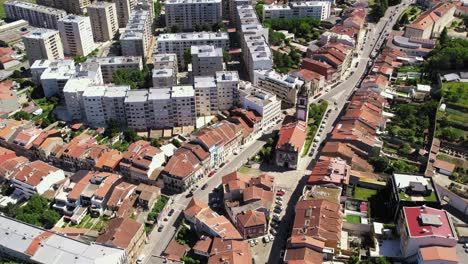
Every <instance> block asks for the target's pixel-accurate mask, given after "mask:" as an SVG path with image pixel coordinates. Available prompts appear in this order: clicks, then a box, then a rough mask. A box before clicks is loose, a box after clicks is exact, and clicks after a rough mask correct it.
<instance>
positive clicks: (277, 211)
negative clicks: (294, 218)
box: [273, 208, 281, 214]
mask: <svg viewBox="0 0 468 264" xmlns="http://www.w3.org/2000/svg"><path fill="white" fill-rule="evenodd" d="M273 212H275V213H277V214H279V213H281V210H280V209H278V208H275V210H273Z"/></svg>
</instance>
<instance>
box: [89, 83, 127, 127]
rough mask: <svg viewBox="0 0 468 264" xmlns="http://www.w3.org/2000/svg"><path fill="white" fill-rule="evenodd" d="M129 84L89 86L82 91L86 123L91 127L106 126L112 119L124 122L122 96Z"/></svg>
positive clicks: (123, 96) (119, 122)
mask: <svg viewBox="0 0 468 264" xmlns="http://www.w3.org/2000/svg"><path fill="white" fill-rule="evenodd" d="M129 90H130V87H129V86H125V85H122V86H114V85H112V86H102V85H101V86H89V87H88V88H87V89H86V90H85V91H84V93H83V95H82V97H83V105H84V110H85V114H86V123H87V124H88V125H89V126H91V127H106V126H107V124H108V122H109V121H111V120H113V121H115V122H117V123H118V124H120V125H123V124H124V122H125V110H124V108H125V105H124V98H125V95H126V92H127V91H129Z"/></svg>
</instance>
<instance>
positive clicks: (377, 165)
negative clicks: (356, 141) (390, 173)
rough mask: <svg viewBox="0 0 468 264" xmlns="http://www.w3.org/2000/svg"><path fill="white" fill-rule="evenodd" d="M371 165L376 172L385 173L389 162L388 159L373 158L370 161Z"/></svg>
mask: <svg viewBox="0 0 468 264" xmlns="http://www.w3.org/2000/svg"><path fill="white" fill-rule="evenodd" d="M369 163H370V164H371V165H372V166H373V167H374V172H384V171H385V170H386V169H387V167H388V164H389V161H388V159H387V158H386V157H373V158H371V159H370V160H369Z"/></svg>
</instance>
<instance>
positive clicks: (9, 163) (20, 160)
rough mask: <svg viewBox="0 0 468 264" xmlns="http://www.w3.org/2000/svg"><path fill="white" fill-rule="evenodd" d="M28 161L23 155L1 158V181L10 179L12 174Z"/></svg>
mask: <svg viewBox="0 0 468 264" xmlns="http://www.w3.org/2000/svg"><path fill="white" fill-rule="evenodd" d="M27 163H29V160H28V159H27V158H25V157H23V156H19V157H13V158H9V159H6V160H0V182H3V181H4V180H10V179H11V175H12V174H13V173H14V172H16V170H17V169H19V168H21V167H22V166H24V165H25V164H27Z"/></svg>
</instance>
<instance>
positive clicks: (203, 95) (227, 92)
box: [194, 71, 239, 116]
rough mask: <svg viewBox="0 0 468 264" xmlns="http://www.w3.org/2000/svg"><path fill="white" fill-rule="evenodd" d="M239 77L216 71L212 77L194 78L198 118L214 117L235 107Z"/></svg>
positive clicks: (234, 73) (232, 73) (235, 74)
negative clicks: (219, 112)
mask: <svg viewBox="0 0 468 264" xmlns="http://www.w3.org/2000/svg"><path fill="white" fill-rule="evenodd" d="M238 86H239V75H238V73H237V72H234V71H218V72H216V73H215V74H214V75H212V76H195V78H194V89H195V102H196V110H197V115H198V116H208V115H215V114H217V113H218V111H224V110H228V109H230V108H231V107H233V106H234V105H235V101H236V100H235V97H236V94H237V90H238Z"/></svg>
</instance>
